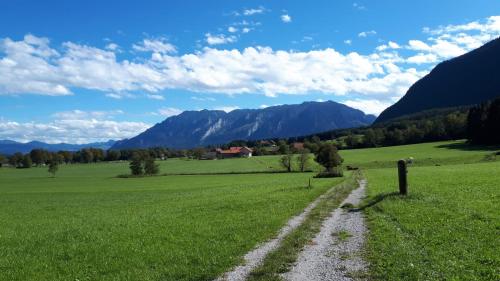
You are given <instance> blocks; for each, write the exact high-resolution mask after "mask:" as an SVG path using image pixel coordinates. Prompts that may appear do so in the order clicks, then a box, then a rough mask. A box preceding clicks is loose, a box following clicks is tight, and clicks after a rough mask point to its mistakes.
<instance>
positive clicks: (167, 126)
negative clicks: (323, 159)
mask: <svg viewBox="0 0 500 281" xmlns="http://www.w3.org/2000/svg"><path fill="white" fill-rule="evenodd" d="M373 120H375V116H373V115H365V114H364V113H363V112H362V111H360V110H357V109H354V108H351V107H348V106H346V105H343V104H340V103H336V102H332V101H327V102H305V103H302V104H297V105H280V106H272V107H267V108H264V109H237V110H233V111H231V112H229V113H226V112H224V111H220V110H202V111H185V112H183V113H181V114H179V115H177V116H172V117H169V118H167V119H166V120H165V121H163V122H161V123H159V124H156V125H155V126H153V127H151V128H150V129H148V130H146V131H145V132H143V133H141V134H140V135H138V136H136V137H134V138H131V139H127V140H123V141H119V142H117V143H116V144H115V145H114V146H113V148H114V149H119V148H144V147H154V146H166V147H171V148H191V147H196V146H205V145H211V144H223V143H227V142H230V141H232V140H243V139H244V140H252V139H265V138H282V137H292V136H302V135H308V134H314V133H317V132H323V131H327V130H332V129H338V128H350V127H359V126H366V125H369V124H371V123H372V122H373Z"/></svg>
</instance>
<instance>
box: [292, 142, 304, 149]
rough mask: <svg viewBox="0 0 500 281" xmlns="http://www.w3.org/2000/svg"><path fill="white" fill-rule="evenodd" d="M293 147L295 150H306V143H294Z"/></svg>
mask: <svg viewBox="0 0 500 281" xmlns="http://www.w3.org/2000/svg"><path fill="white" fill-rule="evenodd" d="M292 147H293V148H294V149H295V150H304V143H303V142H294V143H292Z"/></svg>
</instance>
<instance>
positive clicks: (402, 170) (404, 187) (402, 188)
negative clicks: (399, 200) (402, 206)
mask: <svg viewBox="0 0 500 281" xmlns="http://www.w3.org/2000/svg"><path fill="white" fill-rule="evenodd" d="M407 174H408V170H407V168H406V161H405V160H399V161H398V177H399V194H401V195H406V194H408V178H407Z"/></svg>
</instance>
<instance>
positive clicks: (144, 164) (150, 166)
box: [130, 153, 160, 176]
mask: <svg viewBox="0 0 500 281" xmlns="http://www.w3.org/2000/svg"><path fill="white" fill-rule="evenodd" d="M130 172H131V173H132V175H134V176H142V175H147V176H152V175H156V174H158V173H159V172H160V165H158V164H156V163H155V158H153V157H151V156H149V155H146V154H140V153H134V154H133V156H132V159H131V160H130Z"/></svg>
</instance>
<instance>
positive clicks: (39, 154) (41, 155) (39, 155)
mask: <svg viewBox="0 0 500 281" xmlns="http://www.w3.org/2000/svg"><path fill="white" fill-rule="evenodd" d="M47 154H48V151H46V150H43V149H33V150H31V152H30V157H31V160H32V161H33V162H34V163H35V164H36V165H37V166H40V165H42V164H45V163H46V162H47Z"/></svg>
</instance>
